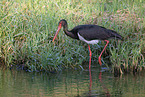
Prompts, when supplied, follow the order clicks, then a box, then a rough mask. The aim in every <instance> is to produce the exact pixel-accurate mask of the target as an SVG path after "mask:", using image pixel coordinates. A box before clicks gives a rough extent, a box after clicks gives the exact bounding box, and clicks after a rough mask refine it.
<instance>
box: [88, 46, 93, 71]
mask: <svg viewBox="0 0 145 97" xmlns="http://www.w3.org/2000/svg"><path fill="white" fill-rule="evenodd" d="M88 47H89V52H90V54H89V56H90V59H89V70H90V69H91V56H92V52H91V49H90V45H89V44H88Z"/></svg>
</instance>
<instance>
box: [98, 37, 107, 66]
mask: <svg viewBox="0 0 145 97" xmlns="http://www.w3.org/2000/svg"><path fill="white" fill-rule="evenodd" d="M104 41H106V42H107V43H106V45H105V47H104V49H103V50H102V52H101V54H100V56H99V58H98V61H99V64H100V66H101V65H102V62H101V55H102V53H103V52H104V50H105V48H106V47H107V45H108V43H109V41H108V40H104Z"/></svg>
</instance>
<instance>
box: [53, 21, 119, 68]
mask: <svg viewBox="0 0 145 97" xmlns="http://www.w3.org/2000/svg"><path fill="white" fill-rule="evenodd" d="M61 27H63V31H64V32H65V34H66V35H67V36H69V37H71V38H73V39H77V40H82V41H84V42H86V43H87V44H88V47H89V52H90V54H89V56H90V59H89V68H90V67H91V56H92V52H91V49H90V45H89V44H97V43H98V42H99V40H103V41H106V42H107V43H106V45H105V47H104V49H103V50H102V52H101V54H100V55H99V58H98V61H99V64H100V66H101V65H102V62H101V55H102V53H103V52H104V50H105V48H106V47H107V45H108V43H109V41H108V39H110V38H112V39H120V40H121V39H122V36H121V35H119V34H118V33H117V32H116V31H113V30H110V29H106V28H104V27H101V26H98V25H91V24H90V25H78V26H76V27H74V28H73V29H72V30H68V25H67V21H66V20H65V19H62V20H60V21H59V24H58V29H57V31H56V34H55V36H54V38H53V41H54V40H55V38H56V37H57V35H58V33H59V31H60V29H61Z"/></svg>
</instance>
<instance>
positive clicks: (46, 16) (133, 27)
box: [0, 0, 145, 72]
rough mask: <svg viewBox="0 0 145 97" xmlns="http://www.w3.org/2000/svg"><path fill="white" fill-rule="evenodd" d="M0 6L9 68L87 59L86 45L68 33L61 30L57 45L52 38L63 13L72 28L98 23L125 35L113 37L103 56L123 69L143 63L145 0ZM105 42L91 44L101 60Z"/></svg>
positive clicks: (0, 53) (56, 66)
mask: <svg viewBox="0 0 145 97" xmlns="http://www.w3.org/2000/svg"><path fill="white" fill-rule="evenodd" d="M0 5H1V7H0V9H1V10H0V13H1V16H0V37H1V39H0V58H3V59H4V61H5V64H6V65H7V66H8V67H11V66H13V65H20V66H22V67H27V68H28V70H30V71H36V70H39V71H41V70H46V71H54V70H56V71H58V70H62V68H82V67H83V64H82V63H83V62H84V61H87V62H88V59H89V57H88V54H89V53H88V47H87V44H85V43H83V42H80V41H77V40H73V39H71V38H69V37H66V36H65V35H64V33H60V34H59V35H58V37H57V39H56V41H55V44H54V43H53V42H52V39H53V37H54V34H55V31H56V30H57V26H58V21H59V20H60V19H62V18H64V19H66V20H67V21H68V24H69V27H70V28H69V29H71V28H73V27H74V26H76V25H79V24H97V25H100V26H104V27H106V28H109V29H113V30H115V31H117V32H118V33H119V34H121V35H122V36H123V37H124V40H123V41H115V40H110V44H109V45H110V46H108V47H107V50H106V53H105V54H104V56H102V61H104V62H105V60H108V58H109V61H110V62H111V65H112V67H113V68H116V67H119V70H120V72H129V71H133V70H141V68H142V67H143V66H144V64H145V62H144V61H145V60H144V48H145V45H144V44H145V42H144V40H145V34H144V31H145V28H144V27H145V24H144V22H145V18H144V15H145V13H144V12H145V10H144V6H145V5H144V1H143V0H136V1H132V2H130V1H129V0H121V1H119V0H107V1H102V0H97V1H96V0H94V1H86V0H78V1H71V0H67V1H66V0H61V1H60V0H43V1H39V0H35V1H31V0H24V1H22V0H17V1H13V0H9V1H7V0H2V1H0ZM61 32H62V30H61ZM103 47H104V43H103V42H100V43H99V44H98V45H92V47H91V48H92V53H93V56H92V57H93V58H92V59H93V60H98V56H99V53H100V52H101V50H102V49H103ZM105 64H106V65H107V63H105ZM98 65H99V64H98ZM132 68H134V69H132Z"/></svg>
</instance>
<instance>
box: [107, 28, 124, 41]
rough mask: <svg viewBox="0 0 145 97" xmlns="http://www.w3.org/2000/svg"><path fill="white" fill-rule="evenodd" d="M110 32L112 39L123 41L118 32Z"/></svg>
mask: <svg viewBox="0 0 145 97" xmlns="http://www.w3.org/2000/svg"><path fill="white" fill-rule="evenodd" d="M109 32H110V33H111V38H115V39H120V40H123V37H122V36H121V35H120V34H118V33H117V32H116V31H113V30H110V31H109Z"/></svg>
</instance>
